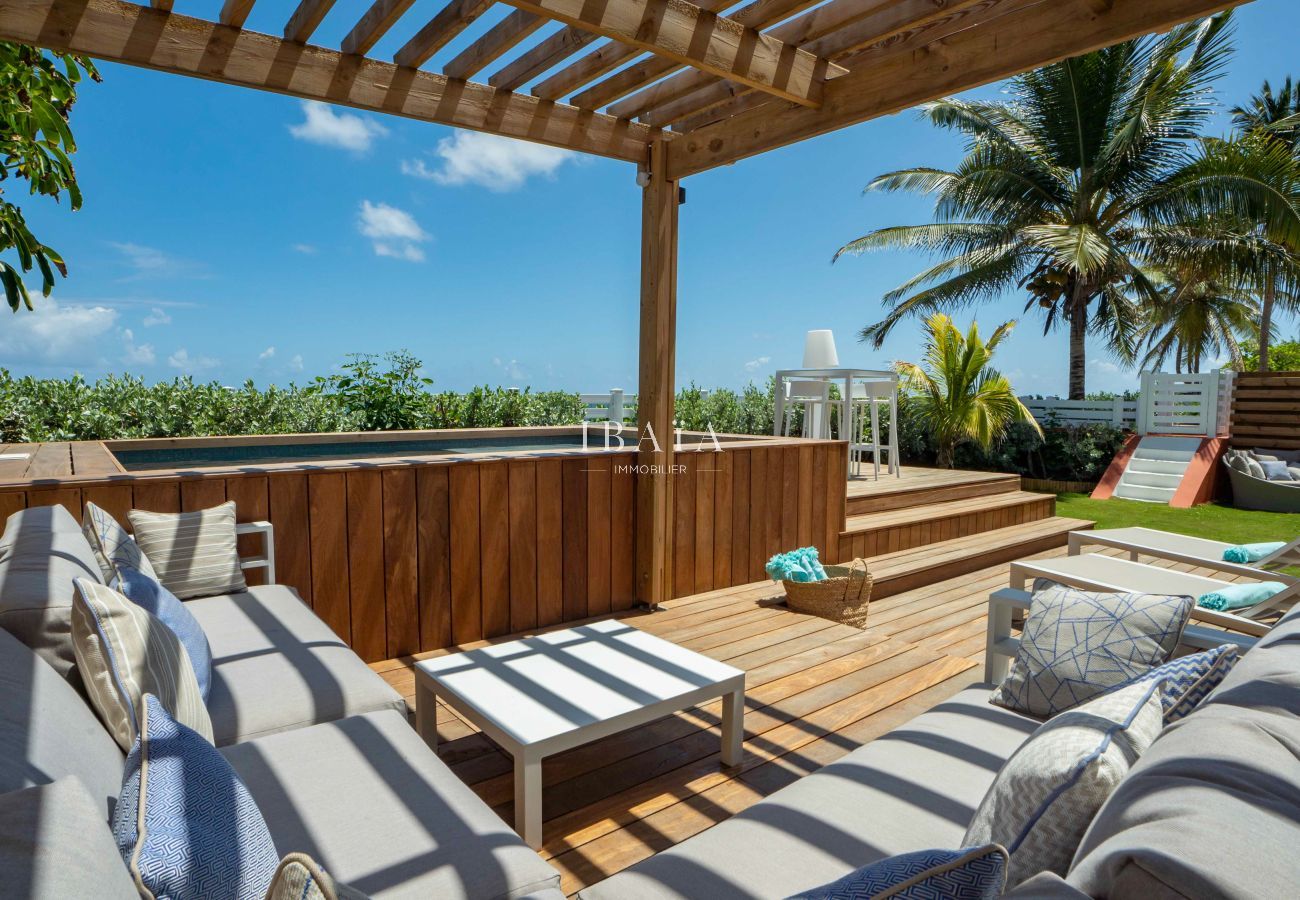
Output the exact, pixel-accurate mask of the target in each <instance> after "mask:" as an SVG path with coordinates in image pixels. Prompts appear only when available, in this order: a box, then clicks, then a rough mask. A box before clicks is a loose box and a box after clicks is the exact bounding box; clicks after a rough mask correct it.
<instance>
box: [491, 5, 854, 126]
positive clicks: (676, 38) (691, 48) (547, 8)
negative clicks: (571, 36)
mask: <svg viewBox="0 0 1300 900" xmlns="http://www.w3.org/2000/svg"><path fill="white" fill-rule="evenodd" d="M510 5H511V6H514V7H516V8H518V9H521V10H525V11H527V12H530V13H534V14H536V15H538V16H547V17H549V18H552V19H556V20H557V21H560V22H563V23H564V24H566V25H570V26H572V27H575V28H582V29H585V30H587V31H593V32H596V33H597V34H602V35H604V36H605V37H608V38H612V39H614V40H617V41H620V42H622V43H626V44H629V45H630V46H633V47H636V48H638V49H641V50H646V51H649V52H651V53H656V54H658V55H660V56H665V57H668V58H669V59H672V60H675V61H677V62H679V63H682V64H684V65H689V66H694V67H695V68H697V69H702V70H704V71H707V72H712V73H713V74H715V75H719V76H721V77H724V78H729V79H731V80H733V81H738V82H741V83H742V84H747V85H750V86H751V87H754V88H757V89H758V90H761V91H765V92H767V93H770V94H772V95H773V96H775V97H780V98H782V99H785V100H791V101H793V102H795V103H798V104H804V105H808V106H814V107H815V106H817V105H819V104H820V102H821V90H822V83H823V81H824V80H825V78H826V73H827V71H828V66H829V65H830V64H829V63H827V62H826V61H825V60H821V59H818V58H817V57H815V56H813V55H812V54H811V53H807V52H806V51H803V50H799V49H797V48H793V47H788V46H786V45H785V44H782V43H781V42H780V41H776V40H774V39H773V38H771V37H769V36H767V35H765V34H763V33H761V32H758V31H755V30H754V29H752V28H746V27H745V26H744V25H741V24H740V23H739V22H736V21H734V20H731V19H728V18H726V17H724V16H718V15H715V14H713V13H711V12H708V11H706V10H704V9H701V8H700V7H698V6H696V5H694V4H692V3H687V2H685V0H606V2H605V3H603V4H602V5H601V7H600V9H599V11H598V12H593V11H592V10H589V9H587V8H586V5H585V3H584V0H510ZM645 22H654V25H655V27H654V28H653V30H650V29H647V28H646V27H645V26H644V24H643V23H645Z"/></svg>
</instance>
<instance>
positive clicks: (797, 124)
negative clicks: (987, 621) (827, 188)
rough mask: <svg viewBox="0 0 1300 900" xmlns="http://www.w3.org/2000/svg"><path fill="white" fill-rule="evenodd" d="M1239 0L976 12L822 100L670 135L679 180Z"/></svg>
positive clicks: (1066, 4) (1073, 2) (856, 73)
mask: <svg viewBox="0 0 1300 900" xmlns="http://www.w3.org/2000/svg"><path fill="white" fill-rule="evenodd" d="M1239 2H1240V0H1114V2H1113V3H1111V4H1110V5H1109V6H1107V5H1105V4H1098V3H1097V2H1096V0H1041V2H1031V3H1028V4H1025V5H1021V6H1018V7H1017V8H1015V9H1012V10H1010V11H1008V12H1006V13H1005V14H1003V15H1000V16H996V17H991V18H989V19H985V20H983V21H980V22H979V23H977V24H975V25H973V26H972V27H969V28H965V29H962V30H959V31H957V32H955V33H953V34H950V35H948V36H947V37H945V38H944V39H942V40H940V41H935V42H933V43H931V44H927V45H925V46H924V47H921V48H918V49H917V50H915V51H913V52H911V53H900V54H892V55H888V56H886V57H884V58H883V59H881V60H880V62H879V63H878V64H875V65H862V66H859V67H857V68H854V69H853V70H852V71H850V73H849V74H848V75H845V76H844V77H842V78H836V79H834V80H833V81H830V82H827V84H826V88H825V95H824V103H823V107H822V108H821V109H820V110H810V109H805V108H803V107H799V106H784V107H783V106H781V105H779V104H778V105H777V106H776V107H773V106H772V104H765V105H763V106H760V107H758V108H755V109H752V110H749V111H747V112H742V113H740V114H738V115H736V116H734V117H732V118H729V119H725V120H722V121H719V122H716V123H714V124H712V125H708V126H705V127H703V128H700V129H699V130H697V131H692V132H689V133H687V134H686V135H684V136H682V137H681V138H679V139H678V140H675V141H673V142H672V143H671V145H670V147H669V154H668V176H669V177H670V178H673V179H681V178H684V177H686V176H688V175H692V174H695V173H696V172H703V171H705V170H706V169H711V168H714V167H715V166H720V165H725V164H727V163H731V162H735V161H736V160H738V159H743V158H745V157H747V156H753V155H755V154H757V153H762V152H764V151H767V150H773V149H775V148H777V147H783V146H786V145H787V144H793V143H795V142H797V141H802V140H806V139H808V138H810V137H815V136H816V135H819V134H825V133H827V132H829V131H835V130H837V129H840V128H845V127H847V126H849V125H855V124H857V123H859V122H865V121H866V120H868V119H874V118H876V117H878V116H883V115H888V114H890V113H895V112H899V111H901V110H904V109H907V108H909V107H912V106H916V105H917V104H919V103H924V102H927V101H929V100H934V99H937V98H939V97H944V96H948V95H950V94H954V93H957V92H959V91H964V90H968V89H970V88H973V87H976V86H979V85H983V84H988V83H990V82H994V81H998V80H1000V79H1002V78H1006V77H1008V76H1010V75H1014V74H1016V73H1018V72H1024V71H1027V70H1029V69H1033V68H1036V67H1038V66H1042V65H1046V64H1048V63H1052V62H1057V61H1059V60H1061V59H1065V58H1067V57H1070V56H1077V55H1079V54H1081V53H1087V52H1089V51H1091V50H1096V49H1100V48H1101V47H1106V46H1109V45H1110V44H1114V43H1118V42H1120V41H1124V40H1128V39H1129V38H1133V37H1137V36H1139V35H1143V34H1147V33H1150V32H1153V31H1161V30H1164V29H1167V28H1169V27H1172V26H1173V25H1176V24H1178V23H1180V22H1186V21H1189V20H1192V19H1197V18H1200V17H1202V16H1206V15H1210V14H1213V13H1216V12H1220V11H1222V10H1224V9H1228V8H1230V7H1233V6H1236V5H1238V4H1239Z"/></svg>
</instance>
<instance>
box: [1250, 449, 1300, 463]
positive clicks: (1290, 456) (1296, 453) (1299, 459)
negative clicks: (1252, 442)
mask: <svg viewBox="0 0 1300 900" xmlns="http://www.w3.org/2000/svg"><path fill="white" fill-rule="evenodd" d="M1251 453H1252V454H1254V456H1255V457H1256V458H1257V459H1258V458H1260V457H1263V456H1271V457H1273V459H1280V460H1282V461H1283V462H1289V463H1300V449H1297V450H1270V449H1269V448H1267V447H1260V448H1259V449H1258V450H1252V451H1251Z"/></svg>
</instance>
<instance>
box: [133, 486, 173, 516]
mask: <svg viewBox="0 0 1300 900" xmlns="http://www.w3.org/2000/svg"><path fill="white" fill-rule="evenodd" d="M134 487H135V491H134V494H135V498H134V500H135V508H136V509H146V510H148V511H149V512H160V513H176V512H180V511H181V488H180V484H179V483H178V482H175V481H137V482H135V485H134Z"/></svg>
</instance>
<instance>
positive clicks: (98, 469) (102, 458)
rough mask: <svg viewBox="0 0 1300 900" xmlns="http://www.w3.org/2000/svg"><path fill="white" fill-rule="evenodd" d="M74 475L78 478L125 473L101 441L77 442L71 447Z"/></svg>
mask: <svg viewBox="0 0 1300 900" xmlns="http://www.w3.org/2000/svg"><path fill="white" fill-rule="evenodd" d="M71 455H72V474H73V475H76V476H78V477H82V476H87V477H88V476H94V475H118V474H121V472H122V471H123V469H122V467H121V466H120V465H118V463H117V459H116V458H115V457H114V456H113V454H111V453H109V452H108V448H107V447H105V446H104V445H103V443H102V442H100V441H75V442H73V444H72V445H71Z"/></svg>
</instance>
